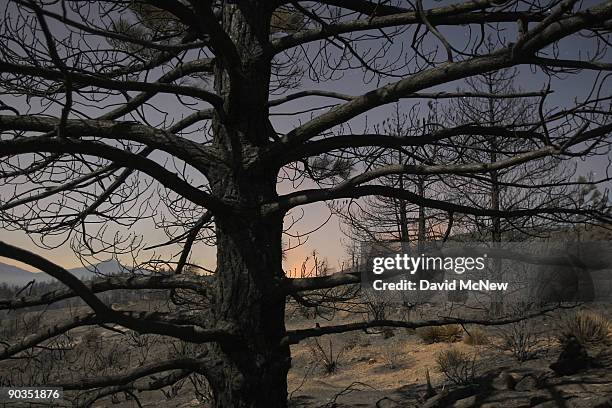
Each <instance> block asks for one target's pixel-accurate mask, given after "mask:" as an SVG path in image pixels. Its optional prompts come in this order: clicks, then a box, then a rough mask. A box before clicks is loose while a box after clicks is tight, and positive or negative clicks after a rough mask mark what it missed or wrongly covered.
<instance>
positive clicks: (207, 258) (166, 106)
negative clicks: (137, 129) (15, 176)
mask: <svg viewBox="0 0 612 408" xmlns="http://www.w3.org/2000/svg"><path fill="white" fill-rule="evenodd" d="M428 3H429V4H428ZM589 3H595V2H589ZM440 4H441V3H440V2H438V1H436V2H433V1H425V2H424V5H425V7H426V8H427V7H434V6H439V5H440ZM52 28H53V30H54V32H55V33H61V31H62V28H61V27H60V26H57V24H56V25H55V26H52ZM441 31H442V32H443V34H445V35H446V36H447V38H449V40H450V41H451V42H452V43H454V44H460V43H461V40H462V38H464V36H465V35H466V33H467V31H466V29H463V28H455V29H452V30H448V29H444V28H442V29H441ZM511 31H512V30H511V29H510V30H509V31H508V32H507V33H504V34H502V35H508V36H509V37H512V32H511ZM58 36H59V34H58ZM429 41H430V42H431V46H432V47H435V46H436V45H435V41H436V40H435V38H434V39H430V40H429ZM561 45H562V46H561V50H562V51H561V57H564V58H575V57H577V56H578V55H579V54H582V55H584V53H585V52H588V51H589V47H591V45H590V42H589V41H588V40H586V39H582V38H579V37H577V36H573V37H572V38H571V39H570V40H565V41H563V42H562V43H561ZM400 49H401V47H400V46H396V47H394V48H392V50H391V51H390V53H389V58H391V59H392V58H394V57H395V56H397V53H399V50H400ZM594 78H595V74H594V73H593V72H583V73H581V74H580V75H579V76H571V77H568V78H565V77H561V78H555V79H553V82H552V83H551V89H553V90H554V93H553V94H552V95H551V96H550V97H548V99H547V102H546V109H547V110H550V109H561V108H562V107H564V106H569V105H571V104H572V103H573V101H574V98H580V97H582V96H585V95H586V94H587V93H588V92H589V91H590V87H591V84H592V82H593V80H594ZM517 82H518V83H517V84H516V86H517V87H518V88H520V89H521V90H523V91H537V90H542V89H543V88H545V86H546V80H545V77H544V75H542V74H541V73H535V74H534V73H532V72H531V71H530V69H529V67H521V71H520V74H519V78H518V81H517ZM380 85H383V84H382V83H381V84H380ZM608 85H609V83H608ZM375 87H376V84H375V83H373V84H364V83H363V80H362V74H361V73H360V72H352V73H348V74H345V75H344V77H343V78H342V79H339V80H336V81H332V82H326V83H316V82H313V81H311V80H304V81H303V82H302V86H301V89H324V90H333V91H338V92H343V93H348V94H353V95H356V94H360V93H363V92H366V91H368V90H371V89H374V88H375ZM460 87H461V82H460V81H456V82H454V83H449V84H446V85H445V86H442V87H437V88H433V89H428V90H427V91H428V92H431V91H435V90H439V91H441V90H447V91H448V90H455V89H457V88H460ZM608 89H610V87H609V86H608ZM294 91H296V90H292V91H289V92H294ZM276 97H278V96H275V97H272V99H274V98H276ZM2 101H3V102H4V103H7V104H9V105H12V106H15V107H17V109H18V110H20V111H25V110H27V109H26V106H25V104H23V100H20V99H17V98H7V97H3V98H2ZM151 102H152V104H157V105H158V106H160V107H161V108H162V109H163V110H165V111H167V112H168V113H169V114H171V115H172V116H175V117H180V116H181V114H184V113H185V110H183V109H181V107H180V106H179V104H177V103H175V99H174V97H173V96H170V95H164V96H158V97H156V98H154V99H153V100H152V101H151ZM334 102H335V101H334V100H331V99H327V98H320V97H310V98H303V99H298V100H296V101H293V102H290V103H287V104H284V105H282V106H281V107H279V108H276V109H274V110H273V112H291V111H302V110H304V109H310V108H313V107H315V106H326V105H328V104H330V103H334ZM415 103H420V104H421V106H422V111H425V110H426V106H427V101H426V100H420V101H419V100H403V101H401V102H400V106H401V107H402V109H405V110H407V109H408V108H409V107H410V106H411V105H413V104H415ZM391 108H392V106H390V105H387V106H385V107H381V108H378V109H375V110H373V111H370V112H369V113H368V114H367V115H361V116H359V117H358V118H356V119H355V120H353V121H351V126H352V130H353V132H354V133H359V132H360V131H363V129H364V126H365V123H366V121H367V123H368V125H369V126H370V128H371V126H372V125H373V124H375V123H379V122H382V120H384V119H385V118H386V117H387V116H388V115H389V113H390V110H391ZM32 110H35V109H32ZM55 111H56V112H58V110H57V109H55ZM92 114H93V112H92ZM97 114H100V112H97ZM147 114H148V115H149V114H150V115H151V118H152V119H151V121H152V122H155V120H156V119H155V118H156V116H158V113H156V112H155V111H153V110H149V111H148V112H147ZM315 114H316V112H315ZM94 116H95V115H94ZM309 116H310V113H309V114H304V115H300V116H298V117H290V116H273V118H272V120H273V123H274V126H275V128H276V129H277V131H279V132H283V133H284V132H287V131H289V130H291V129H292V128H293V127H295V126H296V125H297V124H299V120H300V119H302V120H303V119H307V118H309ZM147 119H149V116H147ZM155 157H156V158H157V159H158V160H159V161H161V162H163V160H164V157H162V156H160V155H157V156H155ZM606 165H607V160H606V158H605V157H599V158H597V159H596V160H594V161H590V162H589V163H579V173H580V174H586V173H588V172H589V171H596V172H598V173H601V172H602V171H605V167H606ZM308 187H312V185H308V184H304V185H301V186H300V188H301V189H303V188H308ZM278 190H279V193H281V194H283V193H287V192H291V191H293V186H292V185H290V184H289V183H282V184H279V187H278ZM6 192H7V190H6V189H4V193H6ZM4 193H3V186H0V198H1V197H2V195H3V194H4ZM302 210H303V211H304V213H303V214H304V215H303V218H302V220H301V221H300V222H299V223H297V224H296V225H295V226H294V227H293V229H292V230H291V233H292V234H304V233H306V232H308V231H311V230H313V229H316V228H317V227H319V226H320V225H321V223H323V222H324V221H325V220H326V219H327V218H328V215H329V210H328V209H327V207H326V205H325V204H312V205H308V206H305V207H302V208H301V209H300V208H298V209H294V210H293V211H292V213H291V214H290V216H294V217H296V218H299V217H300V216H302ZM132 232H136V233H138V234H142V235H144V236H145V237H146V242H147V243H148V244H155V243H157V242H163V241H164V240H165V238H166V237H165V235H164V234H163V232H162V231H159V230H156V229H155V228H153V227H152V225H151V224H150V223H149V222H142V223H139V224H137V227H136V228H134V229H133V231H132ZM0 239H2V240H4V241H6V242H8V243H11V244H13V245H20V246H23V247H25V248H28V249H31V250H33V251H36V252H38V253H41V254H43V255H45V256H48V257H49V258H50V259H52V260H53V261H55V262H57V263H59V264H61V265H62V266H65V267H74V266H77V265H80V264H79V262H78V260H77V259H76V258H75V256H74V254H73V253H72V251H71V250H70V248H69V246H68V245H64V246H63V247H61V248H58V249H54V250H50V251H46V250H41V249H40V248H37V247H36V246H35V245H34V244H33V243H32V241H31V237H28V236H27V235H25V234H23V233H18V232H8V231H6V230H2V229H0ZM292 242H293V239H292ZM347 243H348V239H347V238H346V237H345V236H344V235H343V234H342V233H341V232H340V229H339V224H338V220H337V219H335V218H334V217H332V218H331V219H330V220H329V221H328V222H327V224H326V225H324V226H323V227H321V228H319V229H318V230H317V231H316V232H314V233H312V234H310V236H309V237H308V240H307V242H306V244H304V245H303V246H301V247H299V248H297V249H294V250H292V251H290V252H289V253H288V254H287V258H286V261H285V269H286V270H293V269H295V268H298V269H299V265H300V264H301V262H302V260H303V259H304V258H305V257H306V256H307V255H309V254H310V253H311V252H312V251H313V250H316V251H317V252H318V253H319V254H320V256H321V257H324V258H327V259H328V261H329V265H330V266H331V267H335V268H338V267H339V266H340V262H341V260H342V259H343V258H344V257H345V254H344V252H345V248H344V245H345V244H347ZM176 251H177V248H174V252H176ZM162 254H164V252H162ZM165 254H168V253H167V252H166V253H165ZM214 254H215V251H214V248H209V247H203V246H198V247H196V248H195V249H194V251H193V252H192V256H191V262H194V263H200V264H202V265H205V266H207V267H211V266H213V267H214V263H215V260H214V256H215V255H214ZM0 262H5V263H11V264H16V263H15V262H13V261H11V260H8V259H6V258H2V257H0ZM20 266H22V267H23V265H20ZM26 269H29V268H26ZM0 281H1V277H0Z"/></svg>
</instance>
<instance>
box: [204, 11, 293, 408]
mask: <svg viewBox="0 0 612 408" xmlns="http://www.w3.org/2000/svg"><path fill="white" fill-rule="evenodd" d="M223 7H224V8H225V10H224V12H223V20H222V23H221V24H222V26H223V31H224V32H225V33H227V35H228V36H229V37H230V39H231V43H233V44H234V45H235V50H228V49H219V50H215V51H216V54H218V55H217V56H221V58H217V59H216V61H217V64H216V67H215V91H216V93H217V94H218V95H220V96H221V97H222V98H223V115H219V114H218V113H215V115H214V116H213V123H212V131H213V135H214V146H215V148H216V149H217V150H218V151H220V152H221V153H222V155H223V156H224V157H225V163H226V166H219V167H218V168H217V169H216V170H215V171H214V173H212V174H211V175H210V176H209V178H210V184H211V188H212V195H213V196H215V197H218V198H219V199H222V200H223V201H225V202H231V203H234V204H235V205H236V206H237V207H239V208H241V209H253V208H257V207H258V206H259V205H261V204H262V203H264V202H272V201H274V200H276V199H277V198H278V196H277V193H276V179H277V171H278V170H277V169H275V168H273V167H270V168H269V167H267V165H266V164H265V163H264V164H261V163H257V161H256V160H257V157H258V153H259V152H260V151H261V149H262V148H263V147H265V146H266V145H267V144H268V143H269V141H270V140H271V139H272V138H273V137H274V136H275V135H274V134H273V132H274V129H272V127H271V125H270V124H269V119H268V104H267V102H268V97H269V82H270V57H269V55H268V54H267V53H266V51H265V47H266V43H267V40H268V38H269V21H270V15H269V13H271V11H270V10H267V8H266V7H262V5H261V2H241V4H240V6H238V5H235V4H231V3H230V2H225V3H224V6H223ZM205 28H206V27H205ZM234 51H235V53H234ZM224 53H228V55H229V57H231V58H224V57H223V54H224ZM236 55H237V57H238V59H239V61H237V63H238V64H239V65H240V66H235V64H236V61H235V56H236ZM214 219H215V227H216V237H217V243H216V247H217V278H218V279H217V287H216V289H215V298H214V300H213V302H212V309H213V310H212V317H213V319H214V320H215V321H216V323H217V324H219V325H229V326H230V327H231V329H232V330H233V331H234V332H236V333H237V335H238V336H237V337H238V338H239V340H238V341H236V342H233V343H231V344H226V343H222V344H213V345H210V349H209V350H210V352H211V355H212V356H213V357H214V358H215V360H216V361H218V362H219V363H218V365H217V366H215V367H213V368H212V370H211V372H210V375H208V380H209V383H210V385H211V387H212V389H213V394H214V406H215V408H268V407H279V408H282V407H286V406H287V373H288V371H289V368H290V364H291V363H290V361H291V357H290V350H289V346H287V345H281V340H282V339H283V337H284V336H285V335H286V330H285V294H284V292H283V291H282V289H281V283H282V280H283V278H284V272H283V269H282V245H281V237H282V226H283V217H282V214H273V215H261V214H257V213H252V214H251V213H249V214H244V213H226V214H223V213H218V214H215V218H214Z"/></svg>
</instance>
